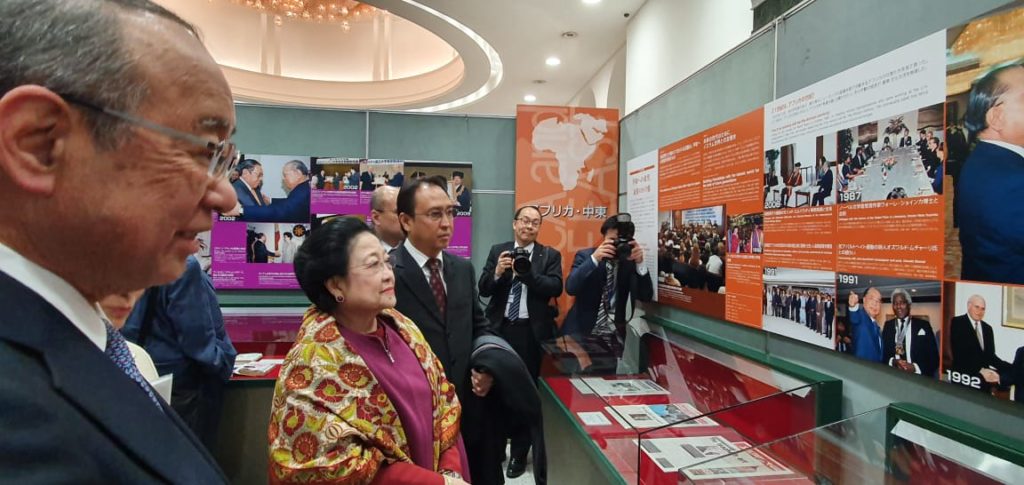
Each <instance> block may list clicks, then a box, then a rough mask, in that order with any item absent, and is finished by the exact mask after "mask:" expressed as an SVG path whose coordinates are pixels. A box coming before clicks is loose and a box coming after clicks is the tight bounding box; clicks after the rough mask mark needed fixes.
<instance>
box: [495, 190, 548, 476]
mask: <svg viewBox="0 0 1024 485" xmlns="http://www.w3.org/2000/svg"><path fill="white" fill-rule="evenodd" d="M541 220H542V218H541V215H540V210H539V209H538V208H537V207H536V206H532V205H527V206H522V207H520V208H519V209H518V210H516V213H515V218H514V219H512V230H513V233H514V235H515V240H514V241H509V242H506V243H501V244H495V245H494V246H492V247H491V252H490V254H488V255H487V263H486V264H485V265H484V270H483V274H481V275H480V283H479V289H480V295H481V296H485V297H490V299H491V301H490V303H488V304H487V312H486V313H487V318H488V319H490V321H491V323H492V324H493V326H494V328H498V329H500V331H501V335H502V336H503V337H504V338H505V340H507V341H508V342H509V344H511V345H512V348H513V349H514V350H515V351H516V353H518V354H519V356H520V357H521V358H522V359H523V362H524V363H526V367H527V369H529V371H530V375H531V376H532V377H533V379H534V382H536V380H537V375H538V374H539V373H540V360H541V347H540V343H541V342H542V341H544V340H549V339H552V338H554V330H555V315H556V314H557V312H558V310H557V309H556V308H555V307H554V306H553V305H552V304H551V301H552V298H557V297H558V296H559V295H561V294H562V255H561V253H559V252H558V251H556V250H554V249H552V248H549V247H547V246H543V245H541V244H540V243H538V242H537V233H538V232H539V231H540V225H541ZM511 438H512V447H511V452H512V453H511V455H512V456H511V458H510V460H509V464H508V471H507V476H508V477H510V478H515V477H518V476H520V475H522V474H523V473H524V472H525V471H526V454H527V453H528V452H529V451H530V441H531V440H530V432H529V428H528V427H525V426H520V427H518V428H517V431H516V432H514V433H513V434H512V436H511Z"/></svg>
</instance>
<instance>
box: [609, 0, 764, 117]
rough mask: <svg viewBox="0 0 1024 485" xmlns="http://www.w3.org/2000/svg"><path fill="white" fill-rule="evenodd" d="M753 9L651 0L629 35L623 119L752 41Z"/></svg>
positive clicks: (736, 2) (745, 4) (746, 0)
mask: <svg viewBox="0 0 1024 485" xmlns="http://www.w3.org/2000/svg"><path fill="white" fill-rule="evenodd" d="M750 5H751V3H750V0H647V3H645V4H644V6H643V7H641V8H640V10H639V11H637V13H636V15H635V16H634V17H633V19H632V20H630V22H629V26H628V27H627V29H626V95H625V111H624V112H623V113H622V114H623V116H625V115H627V114H629V113H631V112H633V111H634V110H636V109H637V108H639V107H640V106H643V105H644V103H647V102H648V101H650V100H651V99H654V98H655V97H656V96H658V95H659V94H661V93H662V92H664V91H666V90H667V89H668V88H671V87H672V86H674V85H676V84H677V83H679V82H680V81H682V80H683V79H686V78H687V77H688V76H690V75H691V74H693V73H695V72H697V71H698V70H699V69H700V68H702V67H704V66H705V65H707V64H708V63H710V62H711V61H713V60H715V59H716V58H718V57H719V56H721V55H722V54H725V53H726V52H727V51H728V50H729V49H732V48H733V47H735V46H736V45H738V44H739V43H740V42H742V41H744V40H746V39H747V38H748V37H750V33H751V28H752V27H753V23H754V12H753V10H752V9H751V7H750ZM765 82H770V80H767V79H766V80H765ZM710 94H712V95H713V93H710Z"/></svg>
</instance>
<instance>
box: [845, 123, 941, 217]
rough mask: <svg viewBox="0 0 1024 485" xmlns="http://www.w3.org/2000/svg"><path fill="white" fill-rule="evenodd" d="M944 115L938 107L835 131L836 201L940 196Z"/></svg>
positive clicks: (848, 201)
mask: <svg viewBox="0 0 1024 485" xmlns="http://www.w3.org/2000/svg"><path fill="white" fill-rule="evenodd" d="M942 115H943V105H942V104H941V103H940V104H936V105H933V106H927V107H924V108H921V109H918V110H914V111H910V112H908V113H900V114H897V115H893V116H887V117H884V118H882V119H879V120H877V121H873V122H869V123H863V124H861V125H858V126H853V127H850V128H847V129H844V130H839V132H838V133H837V140H838V149H839V153H838V158H839V160H840V165H839V201H840V202H843V203H850V202H867V201H876V200H892V199H905V198H910V197H925V196H929V195H936V194H941V193H942V184H943V179H942V174H943V171H944V170H943V160H944V159H945V150H944V147H945V143H946V141H945V132H944V131H943V123H942Z"/></svg>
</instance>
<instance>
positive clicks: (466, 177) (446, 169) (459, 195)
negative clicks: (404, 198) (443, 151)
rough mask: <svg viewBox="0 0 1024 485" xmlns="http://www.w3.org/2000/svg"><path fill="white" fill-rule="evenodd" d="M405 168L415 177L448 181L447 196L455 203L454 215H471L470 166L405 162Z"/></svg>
mask: <svg viewBox="0 0 1024 485" xmlns="http://www.w3.org/2000/svg"><path fill="white" fill-rule="evenodd" d="M405 166H406V167H408V168H407V170H408V171H409V172H410V173H414V174H415V176H416V177H433V176H434V175H440V176H442V177H444V179H445V180H447V181H448V196H449V197H451V198H452V201H454V202H455V215H456V216H471V215H473V190H472V187H473V165H472V164H469V163H457V162H448V163H445V162H429V163H428V162H415V161H407V162H405Z"/></svg>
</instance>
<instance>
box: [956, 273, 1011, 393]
mask: <svg viewBox="0 0 1024 485" xmlns="http://www.w3.org/2000/svg"><path fill="white" fill-rule="evenodd" d="M945 310H946V311H945V315H946V318H945V319H944V320H943V322H942V325H943V334H944V335H945V336H946V338H945V341H944V342H943V347H942V373H941V378H942V380H944V381H946V382H949V383H951V384H956V385H960V386H965V387H969V388H972V389H976V390H977V391H978V392H983V393H985V394H989V395H992V396H995V397H997V398H999V399H1006V400H1014V401H1017V402H1019V403H1024V287H1021V286H1003V285H989V284H982V283H968V282H962V281H960V282H953V281H947V282H946V283H945Z"/></svg>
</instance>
